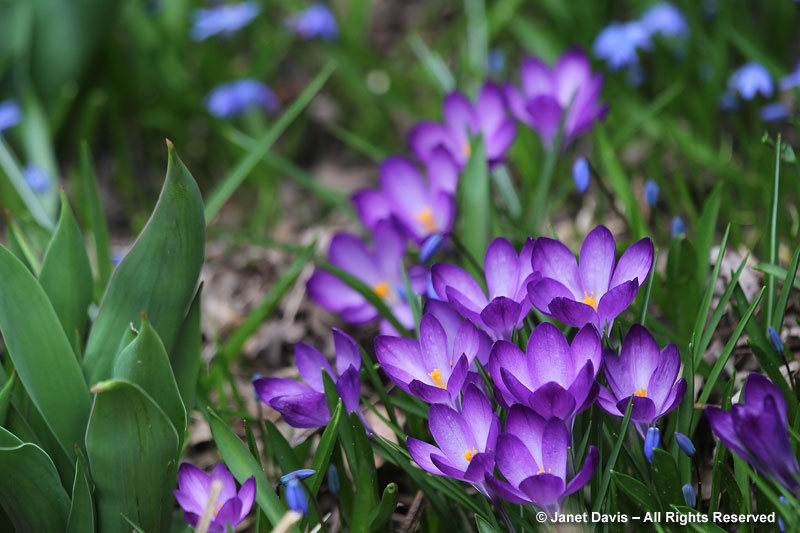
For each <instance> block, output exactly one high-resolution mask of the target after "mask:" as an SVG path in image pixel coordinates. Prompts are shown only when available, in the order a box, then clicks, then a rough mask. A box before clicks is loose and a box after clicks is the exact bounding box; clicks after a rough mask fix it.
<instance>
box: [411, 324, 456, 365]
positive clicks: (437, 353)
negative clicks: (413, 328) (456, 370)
mask: <svg viewBox="0 0 800 533" xmlns="http://www.w3.org/2000/svg"><path fill="white" fill-rule="evenodd" d="M419 344H420V349H421V350H422V357H423V359H424V360H425V361H426V363H427V365H428V366H430V367H431V368H432V369H438V370H439V371H440V372H442V373H445V372H446V374H449V369H450V368H451V367H452V364H453V361H452V360H451V358H450V352H449V351H448V350H447V335H446V334H445V332H444V328H443V327H442V325H441V324H440V323H439V321H438V320H437V319H436V317H435V316H433V315H424V316H423V317H422V321H421V322H420V326H419Z"/></svg>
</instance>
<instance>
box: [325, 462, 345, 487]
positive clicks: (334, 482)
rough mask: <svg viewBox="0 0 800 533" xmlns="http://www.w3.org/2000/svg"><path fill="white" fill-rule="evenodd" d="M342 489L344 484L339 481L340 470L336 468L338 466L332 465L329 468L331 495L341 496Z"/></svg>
mask: <svg viewBox="0 0 800 533" xmlns="http://www.w3.org/2000/svg"><path fill="white" fill-rule="evenodd" d="M341 488H342V484H341V482H340V481H339V470H338V469H337V468H336V465H334V464H331V465H330V466H329V467H328V490H330V491H331V494H339V490H340V489H341Z"/></svg>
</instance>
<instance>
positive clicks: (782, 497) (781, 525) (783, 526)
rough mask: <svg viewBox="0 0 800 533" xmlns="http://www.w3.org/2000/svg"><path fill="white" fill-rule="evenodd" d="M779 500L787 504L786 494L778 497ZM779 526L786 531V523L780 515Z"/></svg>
mask: <svg viewBox="0 0 800 533" xmlns="http://www.w3.org/2000/svg"><path fill="white" fill-rule="evenodd" d="M778 501H779V502H781V503H782V504H783V505H787V503H788V502H787V501H786V496H781V497H780V498H778ZM778 527H779V528H780V530H781V531H782V532H783V531H786V524H784V523H783V519H781V518H780V517H778Z"/></svg>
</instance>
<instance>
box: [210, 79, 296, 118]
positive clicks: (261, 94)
mask: <svg viewBox="0 0 800 533" xmlns="http://www.w3.org/2000/svg"><path fill="white" fill-rule="evenodd" d="M206 106H207V107H208V111H209V113H211V114H212V115H214V116H217V117H220V118H230V117H234V116H237V115H241V114H242V113H244V112H245V111H247V110H249V109H251V108H253V107H262V108H263V109H264V110H266V111H269V112H273V111H277V110H278V109H280V101H279V100H278V97H277V96H275V93H273V92H272V89H270V88H269V87H267V85H265V84H264V83H261V82H260V81H258V80H254V79H251V78H245V79H242V80H238V81H234V82H231V83H226V84H223V85H220V86H218V87H216V88H215V89H214V90H213V91H211V93H210V94H209V95H208V98H207V100H206Z"/></svg>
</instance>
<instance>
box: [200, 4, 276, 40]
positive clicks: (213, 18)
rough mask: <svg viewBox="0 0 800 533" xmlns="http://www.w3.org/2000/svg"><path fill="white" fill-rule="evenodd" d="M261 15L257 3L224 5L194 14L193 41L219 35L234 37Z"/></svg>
mask: <svg viewBox="0 0 800 533" xmlns="http://www.w3.org/2000/svg"><path fill="white" fill-rule="evenodd" d="M259 13H261V6H259V5H258V3H257V2H242V3H239V4H224V5H221V6H217V7H212V8H208V9H195V10H194V11H193V12H192V29H191V32H190V36H191V38H192V40H195V41H203V40H205V39H208V38H209V37H212V36H214V35H217V34H222V35H232V34H233V33H236V32H237V31H239V30H241V29H242V28H244V27H245V26H247V25H248V24H250V23H251V22H252V21H253V19H254V18H256V17H257V16H258V14H259Z"/></svg>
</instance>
